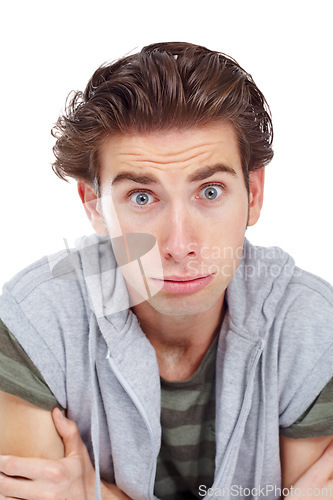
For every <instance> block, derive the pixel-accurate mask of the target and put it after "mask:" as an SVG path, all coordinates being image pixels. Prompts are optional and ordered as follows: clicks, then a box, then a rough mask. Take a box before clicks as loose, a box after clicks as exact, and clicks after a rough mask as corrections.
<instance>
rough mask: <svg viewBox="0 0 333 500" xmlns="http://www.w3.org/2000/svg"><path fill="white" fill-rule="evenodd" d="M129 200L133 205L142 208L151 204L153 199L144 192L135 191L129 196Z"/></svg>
mask: <svg viewBox="0 0 333 500" xmlns="http://www.w3.org/2000/svg"><path fill="white" fill-rule="evenodd" d="M130 200H131V202H132V203H134V204H135V205H139V206H144V205H149V204H150V203H152V202H153V201H154V198H153V196H152V195H151V194H150V193H147V192H146V191H141V192H138V191H137V192H136V193H133V194H132V195H131V196H130Z"/></svg>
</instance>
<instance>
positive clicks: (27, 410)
mask: <svg viewBox="0 0 333 500" xmlns="http://www.w3.org/2000/svg"><path fill="white" fill-rule="evenodd" d="M0 454H1V455H17V456H20V457H40V458H51V459H57V458H63V457H64V445H63V443H62V440H61V438H60V436H59V434H58V433H57V431H56V429H55V427H54V423H53V420H52V416H51V412H49V411H47V410H43V409H42V408H38V407H37V406H34V405H32V404H30V403H27V402H26V401H24V400H23V399H20V398H18V397H16V396H12V395H11V394H7V393H5V392H2V391H0Z"/></svg>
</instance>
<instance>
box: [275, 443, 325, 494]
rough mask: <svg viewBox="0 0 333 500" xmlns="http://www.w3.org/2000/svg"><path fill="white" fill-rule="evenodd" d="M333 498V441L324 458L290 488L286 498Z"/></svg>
mask: <svg viewBox="0 0 333 500" xmlns="http://www.w3.org/2000/svg"><path fill="white" fill-rule="evenodd" d="M332 496H333V441H331V443H330V444H329V445H328V446H327V448H326V450H325V451H324V453H323V454H322V456H321V457H320V458H319V460H317V462H315V463H314V464H313V465H312V466H311V467H310V468H309V469H308V470H307V471H306V472H305V473H304V474H303V475H302V476H301V477H300V478H299V479H298V480H297V481H296V482H295V484H294V485H293V486H292V487H290V488H289V494H288V495H286V496H285V497H284V498H288V499H291V498H295V499H298V500H303V499H309V498H311V497H313V498H328V497H331V498H332Z"/></svg>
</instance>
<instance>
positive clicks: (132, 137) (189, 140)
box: [99, 122, 241, 179]
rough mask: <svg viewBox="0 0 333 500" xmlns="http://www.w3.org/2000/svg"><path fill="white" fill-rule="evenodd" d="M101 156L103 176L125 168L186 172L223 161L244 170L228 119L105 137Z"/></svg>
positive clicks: (235, 168)
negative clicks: (202, 124) (157, 130)
mask: <svg viewBox="0 0 333 500" xmlns="http://www.w3.org/2000/svg"><path fill="white" fill-rule="evenodd" d="M99 158H100V167H101V171H100V174H101V179H102V178H104V179H106V178H112V177H113V176H114V175H115V174H118V173H119V171H120V170H121V169H123V168H131V169H135V170H142V169H144V170H145V171H146V170H153V171H154V173H155V174H157V175H159V174H160V175H163V174H164V173H172V172H174V173H176V174H180V175H181V174H182V173H184V175H186V174H189V173H192V172H193V171H194V170H195V169H196V168H199V167H202V166H205V165H210V164H213V163H221V164H224V165H226V166H229V167H231V168H233V169H234V170H236V171H238V173H239V172H240V171H241V158H240V153H239V146H238V138H237V134H236V132H235V130H234V128H233V126H232V125H231V124H230V123H227V122H219V123H215V124H209V125H206V126H202V127H193V128H187V129H173V130H169V131H164V132H163V131H159V132H151V133H148V134H119V135H115V136H112V137H109V138H107V139H106V141H105V142H104V144H103V146H102V148H101V150H100V155H99Z"/></svg>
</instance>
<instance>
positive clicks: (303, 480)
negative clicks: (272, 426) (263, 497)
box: [280, 436, 333, 498]
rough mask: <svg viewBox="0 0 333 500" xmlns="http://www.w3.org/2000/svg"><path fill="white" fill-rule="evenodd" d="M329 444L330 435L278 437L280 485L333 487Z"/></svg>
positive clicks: (331, 453) (332, 455)
mask: <svg viewBox="0 0 333 500" xmlns="http://www.w3.org/2000/svg"><path fill="white" fill-rule="evenodd" d="M330 443H333V436H326V437H318V438H307V439H292V438H288V437H286V436H280V454H281V474H282V488H288V489H290V487H291V486H295V487H296V486H300V487H301V488H303V489H304V488H305V489H306V488H308V487H309V488H310V487H312V488H325V487H326V488H329V487H330V488H332V487H333V481H332V478H333V445H332V444H331V446H329V445H330ZM325 450H326V452H325ZM324 452H325V453H324ZM323 454H324V455H323ZM320 460H322V462H320ZM317 464H318V466H317V467H316V465H317ZM320 464H321V465H320ZM318 470H319V471H320V474H318ZM301 498H303V497H301ZM304 498H305V497H304Z"/></svg>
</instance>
